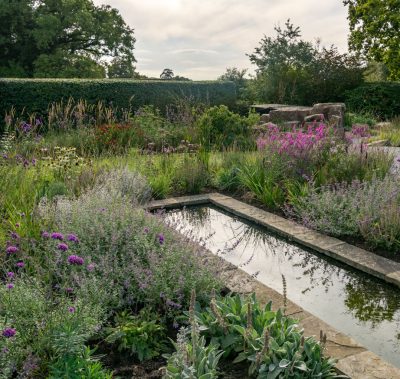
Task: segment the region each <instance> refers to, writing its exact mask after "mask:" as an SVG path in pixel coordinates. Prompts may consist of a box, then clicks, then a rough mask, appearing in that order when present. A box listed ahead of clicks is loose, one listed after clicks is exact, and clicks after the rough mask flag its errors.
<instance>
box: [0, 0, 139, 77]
mask: <svg viewBox="0 0 400 379" xmlns="http://www.w3.org/2000/svg"><path fill="white" fill-rule="evenodd" d="M134 43H135V38H134V36H133V30H132V29H131V28H130V27H129V26H127V25H126V23H125V22H124V20H123V19H122V17H121V15H120V14H119V12H118V11H117V10H116V9H114V8H111V7H110V6H105V5H102V6H95V5H94V4H93V1H92V0H68V1H65V0H12V1H10V0H0V50H1V51H2V54H0V75H2V76H20V77H32V76H40V77H49V76H54V77H83V76H85V77H104V76H105V69H104V64H102V63H99V62H101V59H102V58H103V57H105V56H110V57H114V56H120V57H124V58H126V59H129V60H131V61H132V62H134V61H135V58H134V56H133V49H134Z"/></svg>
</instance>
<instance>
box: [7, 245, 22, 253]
mask: <svg viewBox="0 0 400 379" xmlns="http://www.w3.org/2000/svg"><path fill="white" fill-rule="evenodd" d="M18 250H19V249H18V247H17V246H13V245H11V246H8V247H7V249H6V252H7V254H13V253H16V252H17V251H18Z"/></svg>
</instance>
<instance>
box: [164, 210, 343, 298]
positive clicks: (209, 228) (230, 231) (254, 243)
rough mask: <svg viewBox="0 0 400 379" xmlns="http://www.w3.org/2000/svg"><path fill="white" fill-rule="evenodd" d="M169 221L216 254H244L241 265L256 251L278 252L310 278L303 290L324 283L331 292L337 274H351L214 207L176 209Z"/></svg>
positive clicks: (169, 216) (278, 257) (306, 290)
mask: <svg viewBox="0 0 400 379" xmlns="http://www.w3.org/2000/svg"><path fill="white" fill-rule="evenodd" d="M166 221H167V222H168V223H169V224H170V225H171V226H173V227H174V228H175V229H176V230H178V231H179V232H181V233H182V234H184V235H185V236H186V237H187V238H190V239H192V240H193V241H195V242H197V243H200V244H201V245H203V246H207V247H208V248H210V249H211V250H214V253H216V254H219V255H222V256H227V255H228V254H230V253H233V254H236V255H237V256H239V255H238V254H240V257H241V258H243V261H242V262H241V263H240V264H239V265H238V266H239V267H245V266H247V265H249V264H250V263H251V261H252V260H253V259H254V257H255V253H256V251H262V252H264V253H265V255H266V256H272V255H274V256H275V257H276V258H275V259H279V260H281V261H282V262H283V263H285V261H286V262H290V263H291V265H292V266H293V267H296V268H298V269H299V271H300V270H301V272H300V273H299V275H300V277H307V279H308V280H307V285H306V288H304V289H303V291H302V292H303V293H306V292H308V291H310V290H312V289H313V288H315V287H320V286H324V287H325V291H326V292H327V291H328V290H329V287H330V286H332V285H333V283H334V282H335V280H334V279H335V277H336V278H337V279H338V280H340V281H343V280H346V278H343V277H341V276H347V275H346V272H345V271H343V270H342V269H341V268H340V267H337V266H335V265H332V264H331V263H330V262H328V261H326V260H325V259H322V258H321V257H319V256H316V255H314V254H312V253H309V252H307V251H304V250H303V249H301V248H299V247H297V246H295V245H292V244H289V243H287V242H286V241H284V240H282V239H280V238H276V237H275V236H273V235H270V234H269V233H267V232H266V231H265V230H263V229H262V228H259V227H257V226H254V225H251V224H247V223H245V222H242V221H240V220H238V219H237V218H236V217H235V216H231V215H225V214H224V213H222V212H220V211H219V210H215V209H213V208H212V207H193V208H184V209H182V210H179V211H172V212H170V213H168V214H167V220H166ZM221 225H222V226H223V230H224V235H223V237H221V236H220V235H215V229H216V228H217V227H218V226H221ZM216 238H218V240H216ZM221 238H222V241H221ZM215 243H223V244H224V246H223V247H222V248H220V249H218V250H215V249H213V247H214V248H215ZM242 254H243V255H242ZM303 283H304V281H303Z"/></svg>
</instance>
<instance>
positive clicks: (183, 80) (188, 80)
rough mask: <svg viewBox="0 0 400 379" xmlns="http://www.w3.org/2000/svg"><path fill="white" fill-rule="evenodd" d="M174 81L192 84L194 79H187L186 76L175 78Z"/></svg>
mask: <svg viewBox="0 0 400 379" xmlns="http://www.w3.org/2000/svg"><path fill="white" fill-rule="evenodd" d="M174 80H178V81H181V82H191V81H192V79H189V78H186V77H184V76H179V75H176V76H174Z"/></svg>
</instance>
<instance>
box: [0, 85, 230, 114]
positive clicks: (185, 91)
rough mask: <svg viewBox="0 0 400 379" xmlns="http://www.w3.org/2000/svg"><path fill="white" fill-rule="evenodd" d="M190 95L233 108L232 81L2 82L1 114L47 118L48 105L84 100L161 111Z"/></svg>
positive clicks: (121, 108) (126, 108) (198, 99)
mask: <svg viewBox="0 0 400 379" xmlns="http://www.w3.org/2000/svg"><path fill="white" fill-rule="evenodd" d="M190 96H193V97H194V98H195V99H196V100H197V101H200V102H203V103H209V104H210V105H218V104H226V105H228V106H229V105H234V103H235V100H236V89H235V85H234V83H232V82H221V81H214V82H192V81H190V82H181V81H179V82H176V81H170V80H167V81H166V80H158V81H156V80H154V81H144V80H141V81H136V80H110V79H105V80H87V79H82V80H79V79H2V80H1V85H0V99H1V101H0V113H1V114H5V112H6V111H9V110H10V109H11V107H15V109H16V111H17V112H21V111H22V110H23V109H25V111H26V112H27V114H31V113H37V114H38V115H41V116H43V117H46V116H47V114H48V112H49V110H48V107H49V104H51V103H53V102H59V101H61V100H62V99H64V101H65V100H67V99H69V98H74V99H75V100H79V99H81V100H84V101H85V102H87V104H89V105H90V104H97V102H98V101H102V102H103V103H104V105H106V106H111V105H112V107H114V108H115V109H117V108H118V110H119V111H117V112H122V110H129V109H131V108H133V109H138V108H139V107H141V106H143V105H154V107H156V108H159V109H160V110H161V111H164V110H165V108H166V106H167V105H169V104H173V103H174V102H175V101H176V99H177V98H180V97H190Z"/></svg>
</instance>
